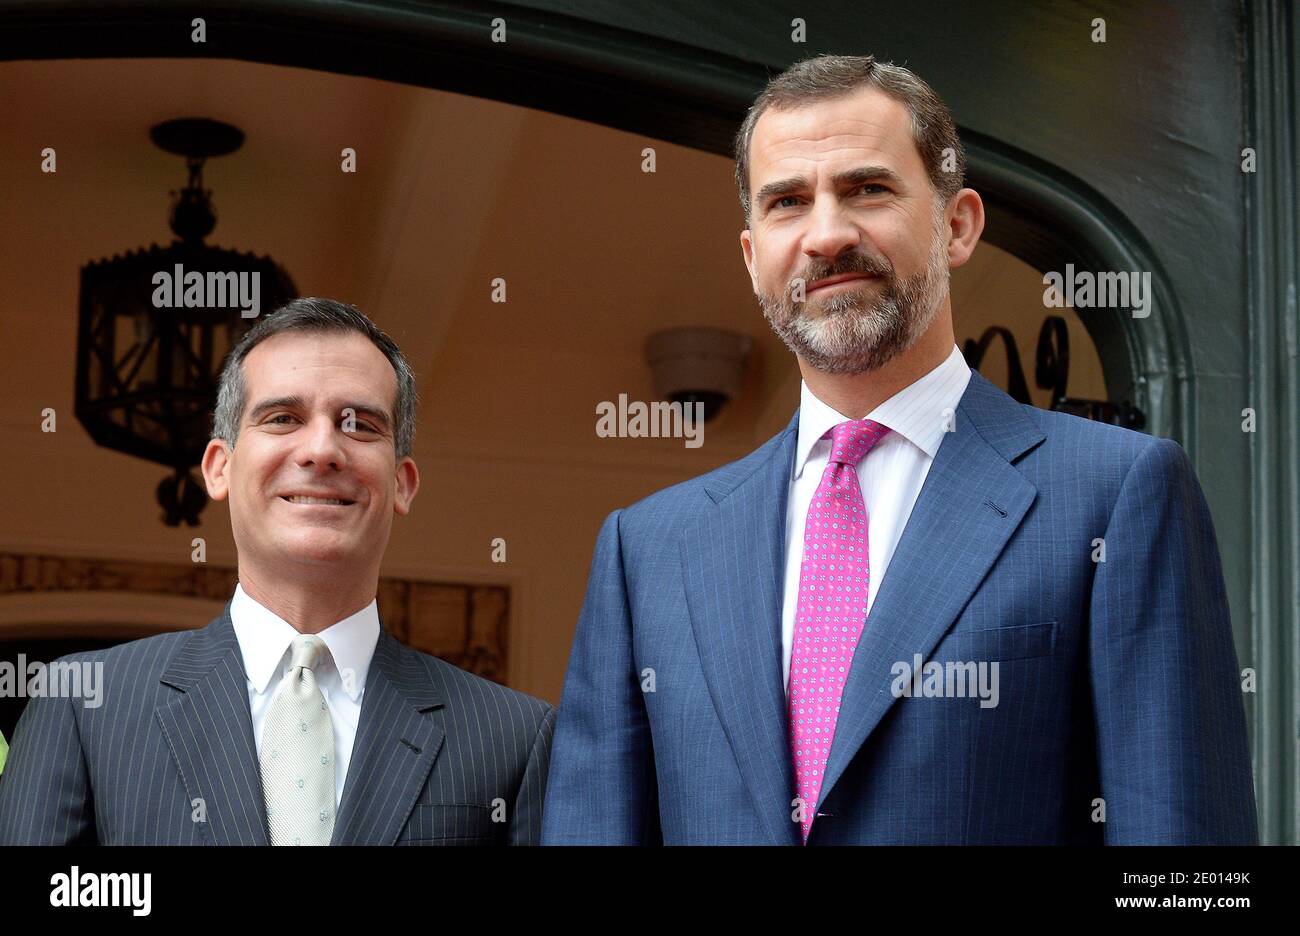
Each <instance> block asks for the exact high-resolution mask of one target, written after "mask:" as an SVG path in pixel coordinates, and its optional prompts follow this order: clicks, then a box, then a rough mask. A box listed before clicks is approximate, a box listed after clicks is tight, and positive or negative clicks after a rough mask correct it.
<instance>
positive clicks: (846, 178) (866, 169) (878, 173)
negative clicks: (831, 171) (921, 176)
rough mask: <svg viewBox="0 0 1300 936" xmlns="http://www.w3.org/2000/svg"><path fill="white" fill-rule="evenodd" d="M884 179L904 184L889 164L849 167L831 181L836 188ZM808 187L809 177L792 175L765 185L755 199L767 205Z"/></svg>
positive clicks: (896, 183)
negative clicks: (777, 197)
mask: <svg viewBox="0 0 1300 936" xmlns="http://www.w3.org/2000/svg"><path fill="white" fill-rule="evenodd" d="M882 179H883V180H884V181H886V182H892V183H893V184H894V185H900V186H901V185H902V184H903V177H902V176H900V175H899V174H898V173H897V172H895V171H894V170H893V169H890V168H889V167H888V166H859V167H858V168H856V169H847V170H845V171H844V172H841V173H838V174H836V175H835V176H833V177H832V178H831V182H832V183H834V185H835V187H836V188H849V187H853V186H858V185H865V184H866V183H868V182H874V181H877V180H882ZM806 188H808V180H807V179H805V178H804V177H803V176H791V177H790V178H788V179H780V180H778V181H776V182H769V183H767V185H764V186H763V187H762V188H761V189H759V190H758V192H757V193H755V195H754V201H755V202H756V203H757V204H759V205H766V204H767V202H768V201H769V200H770V199H772V198H774V197H776V196H778V195H779V196H782V197H784V196H786V195H790V194H793V193H795V192H801V191H803V190H804V189H806Z"/></svg>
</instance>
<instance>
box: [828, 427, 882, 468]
mask: <svg viewBox="0 0 1300 936" xmlns="http://www.w3.org/2000/svg"><path fill="white" fill-rule="evenodd" d="M887 432H889V427H888V426H886V425H883V424H882V423H878V422H876V421H875V420H874V419H850V420H849V421H848V422H842V423H840V424H839V425H838V426H836V427H835V428H834V429H832V430H831V458H830V460H831V461H833V462H839V463H840V464H842V465H857V463H858V462H860V461H862V459H863V458H864V457H865V456H866V454H867V452H870V451H871V447H872V446H873V445H875V444H876V443H877V442H879V441H880V440H881V439H883V438H884V437H885V434H886V433H887Z"/></svg>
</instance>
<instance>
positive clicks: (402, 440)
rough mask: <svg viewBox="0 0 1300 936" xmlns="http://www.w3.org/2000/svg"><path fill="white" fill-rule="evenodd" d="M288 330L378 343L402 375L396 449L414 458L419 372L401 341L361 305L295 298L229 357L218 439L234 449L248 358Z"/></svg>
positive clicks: (215, 423)
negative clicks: (346, 335) (400, 346)
mask: <svg viewBox="0 0 1300 936" xmlns="http://www.w3.org/2000/svg"><path fill="white" fill-rule="evenodd" d="M288 331H305V332H357V333H359V334H362V335H365V336H366V337H367V338H369V339H370V340H371V342H373V343H374V345H375V347H377V348H378V349H379V350H380V351H382V352H384V357H386V358H388V363H390V364H392V365H393V371H394V372H395V373H396V374H397V399H396V400H394V401H393V446H394V448H395V449H396V450H397V457H398V459H399V460H400V459H402V458H405V457H406V456H407V455H410V454H411V448H412V445H413V444H414V442H415V408H416V404H417V403H418V399H417V397H416V392H415V374H414V373H413V372H412V370H411V365H410V364H408V363H407V361H406V358H405V356H403V354H402V352H401V351H400V350H399V349H398V347H397V343H396V342H394V341H393V339H392V338H389V337H388V336H387V335H386V334H384V333H383V332H382V331H381V330H380V329H379V328H378V326H376V325H375V323H374V322H372V321H370V319H368V318H366V316H365V315H363V314H362V313H361V311H360V310H359V309H357V308H356V306H351V305H348V304H346V303H343V302H336V301H335V300H333V299H318V298H314V297H308V298H303V299H294V300H293V301H292V302H289V303H286V304H285V305H283V306H281V307H280V308H279V309H277V310H275V311H274V312H272V313H270V314H269V315H267V316H265V317H264V318H263V319H262V320H261V321H259V322H258V323H257V324H256V325H254V326H253V327H252V328H250V329H249V330H248V332H247V334H245V335H244V337H243V338H241V339H240V340H239V342H238V343H237V344H236V345H235V347H234V348H233V349H232V350H231V352H230V356H229V357H228V358H227V359H226V365H225V367H224V368H222V371H221V381H220V383H219V384H218V386H217V408H216V410H215V411H214V412H213V414H212V437H213V438H214V439H222V440H224V441H225V443H226V444H227V445H229V446H230V447H231V448H232V449H233V448H234V447H235V440H236V439H237V438H238V436H239V424H240V423H241V422H242V421H243V419H244V406H245V404H246V402H247V401H246V400H245V385H244V358H246V357H248V353H249V352H250V351H252V350H253V349H254V348H255V347H257V346H258V345H259V344H261V343H262V342H263V341H265V340H266V339H268V338H270V337H272V336H273V335H279V334H282V333H283V332H288Z"/></svg>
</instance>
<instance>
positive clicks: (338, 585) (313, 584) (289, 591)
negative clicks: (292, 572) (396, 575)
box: [239, 562, 379, 634]
mask: <svg viewBox="0 0 1300 936" xmlns="http://www.w3.org/2000/svg"><path fill="white" fill-rule="evenodd" d="M239 584H240V585H241V586H243V589H244V591H245V592H246V593H247V594H248V597H250V598H252V599H253V600H254V601H256V602H257V603H258V604H260V605H262V607H264V608H266V609H267V610H268V611H270V612H272V613H273V614H275V615H276V616H277V617H280V618H283V619H284V620H285V621H288V622H289V624H290V626H292V627H293V629H294V630H296V631H298V633H300V634H319V633H320V632H321V631H323V630H325V628H327V627H331V626H333V625H334V624H337V623H338V622H339V621H341V620H343V619H344V618H346V617H351V616H352V615H354V614H356V613H357V612H358V611H360V610H361V609H362V608H364V607H365V606H366V605H368V604H370V602H371V601H373V600H374V597H375V593H376V591H377V589H378V586H379V573H378V570H376V571H375V573H374V574H373V575H371V576H370V577H369V578H368V579H367V580H365V581H362V582H356V581H345V580H344V579H343V577H342V576H339V577H337V578H332V577H322V576H320V575H319V574H317V575H314V576H312V577H311V578H310V579H299V578H295V577H293V576H280V575H276V576H266V575H263V574H261V573H260V572H259V571H258V570H256V569H251V568H249V567H247V566H246V565H245V564H244V563H242V562H241V563H240V564H239Z"/></svg>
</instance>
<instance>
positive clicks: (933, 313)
mask: <svg viewBox="0 0 1300 936" xmlns="http://www.w3.org/2000/svg"><path fill="white" fill-rule="evenodd" d="M945 248H946V245H945V244H944V242H943V240H942V238H941V237H939V236H938V235H936V238H935V244H934V249H933V250H931V252H930V260H929V264H928V266H927V268H926V270H925V271H924V272H922V273H916V274H913V275H912V276H909V277H906V278H905V279H903V280H902V281H901V282H900V281H899V280H897V279H896V278H895V277H894V275H893V273H892V271H891V272H890V273H888V274H886V275H883V276H881V277H879V278H878V279H875V280H868V281H866V282H865V283H864V284H863V285H862V286H860V287H858V288H857V290H856V291H854V292H846V293H841V294H840V295H837V296H833V297H832V298H830V299H828V300H826V301H825V302H824V303H818V305H817V306H816V307H815V308H816V309H817V312H815V313H813V314H809V313H808V311H807V306H808V303H807V302H794V301H792V300H791V299H790V292H789V291H788V290H787V291H786V292H785V293H783V294H780V295H773V294H770V293H762V294H760V295H759V297H758V301H759V305H761V306H762V309H763V317H764V318H766V319H767V321H768V324H769V325H771V326H772V330H773V331H774V332H776V335H777V337H778V338H780V339H781V340H782V341H783V342H785V346H786V347H787V348H789V349H790V350H791V351H793V352H794V353H795V354H796V355H798V356H799V357H801V358H803V359H804V360H805V361H807V362H808V363H809V364H810V365H811V366H812V367H815V368H816V369H817V370H819V371H822V372H823V373H826V374H864V373H867V372H868V371H873V370H876V369H877V368H879V367H883V366H884V365H885V364H886V363H888V362H889V361H891V360H893V359H894V358H895V357H896V356H897V355H899V354H902V353H903V352H904V351H907V350H908V349H909V348H911V347H912V346H913V345H915V344H916V342H917V341H918V340H919V339H920V337H921V336H922V335H924V334H925V332H926V331H927V330H928V329H929V327H930V326H931V325H932V324H933V323H934V320H935V318H936V317H937V316H938V314H939V309H940V308H941V307H942V305H943V298H944V296H946V295H947V293H948V284H949V270H948V257H947V251H946V249H945ZM873 291H878V293H879V294H878V295H877V296H875V297H873V296H871V295H870V293H871V292H873Z"/></svg>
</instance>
